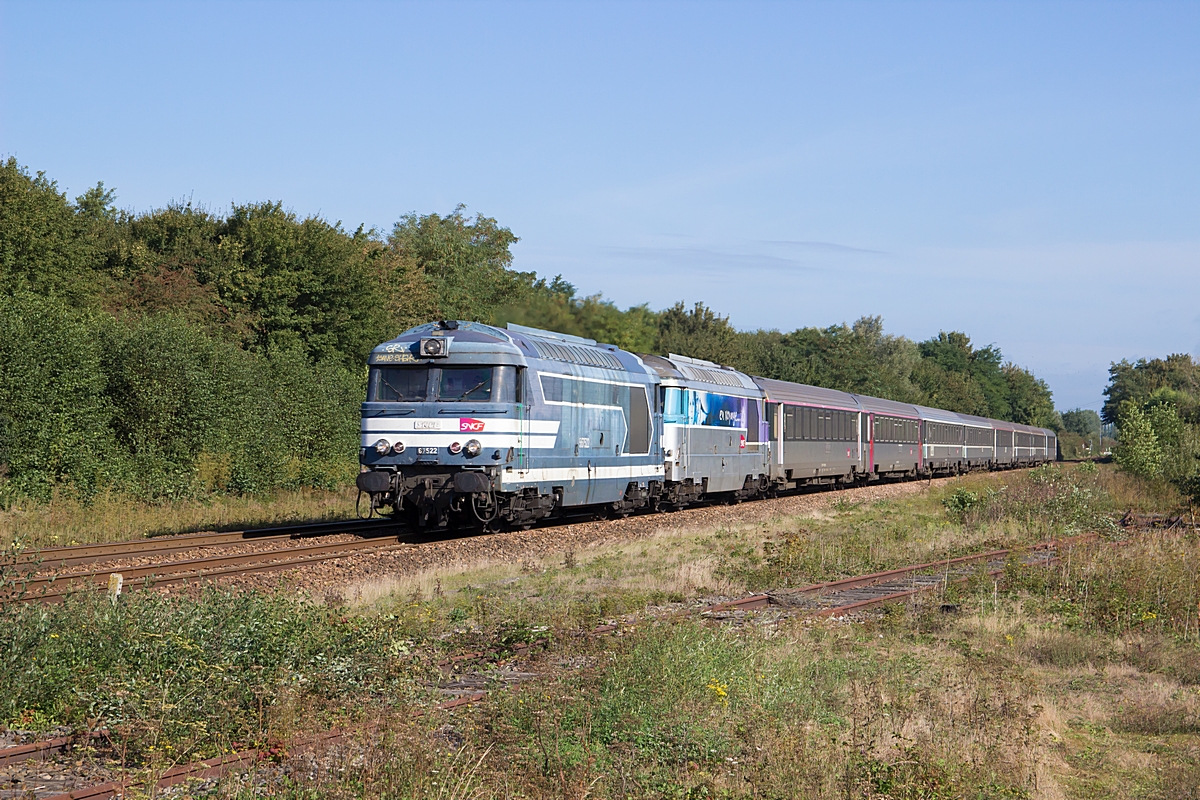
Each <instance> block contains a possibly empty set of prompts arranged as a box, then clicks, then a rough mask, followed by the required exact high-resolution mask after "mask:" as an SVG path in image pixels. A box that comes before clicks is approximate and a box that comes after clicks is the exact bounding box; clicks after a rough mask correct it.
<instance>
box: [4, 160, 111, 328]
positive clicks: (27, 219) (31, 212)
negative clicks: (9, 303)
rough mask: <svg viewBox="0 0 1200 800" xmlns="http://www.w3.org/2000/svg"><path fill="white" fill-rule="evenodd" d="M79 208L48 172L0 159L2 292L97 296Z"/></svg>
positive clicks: (77, 299) (79, 300) (84, 299)
mask: <svg viewBox="0 0 1200 800" xmlns="http://www.w3.org/2000/svg"><path fill="white" fill-rule="evenodd" d="M82 232H83V231H82V227H81V225H80V222H79V220H78V219H77V218H76V215H75V209H74V208H73V207H72V205H71V203H70V202H69V201H68V200H67V198H66V196H65V195H64V194H62V193H61V192H59V191H58V184H57V183H55V182H54V181H52V180H49V179H48V178H47V177H46V175H45V173H43V172H39V173H37V175H35V176H32V177H31V176H30V175H29V172H28V171H27V170H26V169H24V168H23V167H21V165H20V164H18V163H17V160H16V159H15V158H9V159H8V160H7V161H5V162H4V163H3V165H0V292H5V293H10V294H11V293H13V292H17V291H22V290H28V291H33V292H36V293H37V294H39V295H42V296H46V297H49V296H56V297H63V298H65V299H67V300H69V301H70V302H71V303H73V304H76V305H79V304H85V303H88V304H90V303H93V302H94V299H95V298H94V294H93V288H94V283H95V280H94V275H93V274H92V260H93V254H92V252H91V251H90V248H89V247H88V242H87V240H85V239H84V237H83V236H82V235H81V234H82Z"/></svg>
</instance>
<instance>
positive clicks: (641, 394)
mask: <svg viewBox="0 0 1200 800" xmlns="http://www.w3.org/2000/svg"><path fill="white" fill-rule="evenodd" d="M649 452H650V401H649V400H647V399H646V391H645V390H644V389H641V388H639V387H631V388H630V390H629V453H630V454H631V455H632V454H642V453H649Z"/></svg>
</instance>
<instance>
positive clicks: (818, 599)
mask: <svg viewBox="0 0 1200 800" xmlns="http://www.w3.org/2000/svg"><path fill="white" fill-rule="evenodd" d="M383 538H384V539H389V540H390V539H395V538H397V537H395V536H388V537H383ZM1097 540H1099V536H1098V535H1097V534H1094V533H1091V534H1084V535H1081V536H1075V537H1071V538H1067V539H1060V540H1053V541H1048V542H1043V543H1041V544H1037V545H1034V546H1032V547H1029V548H1024V549H998V550H989V551H984V552H980V553H975V554H971V555H966V556H959V557H955V558H946V559H940V560H937V561H928V562H924V563H920V564H912V565H909V566H906V567H901V568H899V569H893V570H885V571H882V572H875V573H871V574H865V575H858V576H853V577H848V578H843V579H839V580H835V581H826V582H823V583H816V584H811V585H808V586H801V587H795V588H785V589H777V590H772V591H768V592H762V593H759V594H755V595H750V596H748V597H745V598H741V599H739V600H732V601H726V602H722V603H717V604H713V605H708V606H703V607H699V608H693V609H689V610H687V611H683V612H674V613H671V614H668V615H667V616H679V617H683V616H697V615H698V616H700V617H701V618H704V619H708V620H712V621H714V622H718V623H720V622H739V621H746V620H749V619H752V618H754V615H753V612H755V611H759V610H763V609H766V608H768V607H776V609H777V610H778V611H780V612H781V613H782V616H783V617H796V616H805V617H826V618H828V617H846V616H851V615H853V614H856V613H858V612H862V611H866V610H868V609H871V608H875V607H879V606H882V605H885V604H888V603H899V602H907V601H909V600H912V599H913V598H914V597H916V596H917V595H919V594H923V593H930V592H938V591H941V590H945V589H946V588H947V587H949V586H950V585H951V584H954V583H965V582H967V581H969V580H970V579H971V578H972V577H973V576H990V577H994V578H998V577H1000V576H1001V575H1003V574H1004V573H1005V572H1006V571H1007V570H1008V569H1009V568H1010V567H1011V566H1013V565H1017V566H1019V567H1022V568H1037V567H1046V566H1051V565H1053V564H1055V563H1058V562H1060V561H1061V560H1063V558H1064V557H1065V555H1066V554H1067V553H1068V552H1069V550H1070V549H1071V548H1072V547H1076V546H1080V545H1086V544H1090V543H1094V542H1096V541H1097ZM385 546H386V545H385ZM661 616H662V615H657V616H654V615H652V616H648V617H646V618H645V619H644V620H640V621H627V622H624V623H614V624H608V625H601V626H599V627H597V628H595V629H593V630H591V631H590V632H588V633H587V634H586V635H588V636H591V637H598V636H604V635H607V634H611V633H615V632H618V631H621V630H624V629H629V628H631V627H636V625H638V624H640V623H642V622H649V621H651V620H653V619H655V618H659V617H661ZM532 649H533V648H532V647H531V646H529V645H521V644H518V645H516V646H514V647H510V648H508V649H507V650H506V651H505V652H504V653H502V652H500V651H490V652H489V651H471V652H463V653H460V654H458V655H456V656H451V657H448V658H446V659H444V660H442V661H441V662H439V663H438V667H439V668H440V671H441V672H442V675H443V677H442V680H441V681H440V682H438V683H437V685H436V689H437V690H438V691H439V692H441V693H442V694H443V696H445V695H449V696H450V698H451V699H448V700H446V701H445V702H442V703H440V704H437V705H436V706H433V707H431V709H430V710H453V709H455V708H459V707H462V706H467V705H472V704H475V703H478V702H480V701H483V700H485V699H486V698H487V696H488V691H487V689H486V687H488V686H490V685H491V684H492V681H490V680H488V679H486V678H484V677H481V675H482V673H480V672H479V667H480V665H481V664H483V665H486V664H493V665H495V664H500V663H504V662H505V661H506V660H507V659H511V658H513V657H520V656H525V655H528V654H529V652H530V651H531V650H532ZM537 677H538V675H537V673H535V672H527V671H520V672H516V673H513V674H512V675H510V676H508V678H507V679H505V680H502V681H501V684H502V685H506V686H507V685H513V684H515V683H520V682H524V681H526V680H530V679H536V678H537ZM425 713H428V712H427V711H426V710H424V709H417V710H415V711H414V712H413V714H414V715H415V716H420V715H422V714H425ZM356 733H362V731H347V730H333V731H327V732H325V733H321V734H318V735H316V736H312V737H308V738H305V739H302V740H299V741H296V742H292V743H291V745H290V746H289V751H290V752H292V753H297V752H301V751H304V750H307V749H317V748H320V747H325V746H330V745H334V744H336V743H337V742H339V741H343V740H346V739H347V738H348V737H351V736H353V735H355V734H356ZM82 741H84V739H83V738H82V737H74V738H72V737H62V738H59V739H53V740H48V741H46V742H40V743H33V744H29V745H21V746H19V747H15V748H8V749H7V750H0V765H2V764H6V763H13V762H15V761H18V760H23V759H29V758H33V759H37V760H42V759H48V758H50V757H53V756H54V755H57V754H59V753H63V752H65V751H66V750H68V749H69V748H70V747H72V746H73V745H77V744H78V743H79V742H82ZM263 757H264V756H263V755H262V754H261V753H259V752H258V751H256V750H253V749H250V750H246V751H244V752H239V753H234V754H231V755H224V756H218V757H215V758H211V759H208V760H205V761H198V762H194V763H191V764H181V765H178V766H175V767H172V768H170V769H168V770H166V771H164V772H162V773H160V774H158V775H157V776H152V777H149V778H143V777H138V778H128V779H123V780H118V781H112V782H108V783H103V784H97V785H93V786H88V787H83V788H80V789H75V790H72V791H69V792H66V793H63V794H57V795H53V796H51V797H49V798H48V799H47V800H102V798H112V797H120V796H124V795H125V794H126V793H128V792H129V790H131V789H140V790H143V791H145V790H151V791H153V790H154V789H162V788H167V787H169V786H172V785H176V784H179V783H183V782H186V781H189V780H199V779H211V778H216V777H220V776H222V775H225V774H227V773H230V772H232V771H236V770H241V769H246V768H248V767H250V766H251V765H253V764H254V763H256V762H257V761H259V760H261V759H262V758H263Z"/></svg>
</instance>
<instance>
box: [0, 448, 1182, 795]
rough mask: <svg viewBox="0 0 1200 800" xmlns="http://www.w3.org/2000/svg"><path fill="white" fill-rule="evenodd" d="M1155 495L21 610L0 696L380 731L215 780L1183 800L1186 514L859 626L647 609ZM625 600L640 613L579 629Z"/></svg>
mask: <svg viewBox="0 0 1200 800" xmlns="http://www.w3.org/2000/svg"><path fill="white" fill-rule="evenodd" d="M1159 491H1160V490H1157V489H1156V490H1152V491H1150V490H1147V489H1146V488H1145V485H1144V484H1142V483H1140V482H1137V481H1133V480H1130V479H1128V478H1127V477H1125V476H1121V475H1119V474H1116V473H1114V472H1112V471H1111V469H1110V468H1108V467H1101V468H1100V469H1099V470H1092V469H1090V468H1084V469H1080V468H1078V467H1065V468H1064V467H1050V468H1047V469H1044V470H1040V471H1036V472H1032V473H1011V474H1002V475H983V476H971V477H969V478H966V479H963V480H960V481H956V482H954V483H952V484H949V485H947V486H945V488H938V487H935V488H934V489H932V490H931V491H929V492H928V493H926V494H924V495H917V496H913V497H911V498H906V499H901V500H896V499H893V500H887V501H881V502H876V503H862V504H853V503H840V504H835V505H834V507H833V508H832V509H831V510H830V511H829V512H822V513H817V514H814V515H810V516H806V517H799V518H796V517H793V518H777V519H774V520H771V521H770V522H769V523H767V524H747V525H744V526H740V527H739V526H733V527H727V528H723V529H719V530H711V529H709V530H694V531H684V532H679V531H672V532H664V533H663V534H662V535H660V536H657V537H654V538H651V539H649V540H646V541H642V542H636V543H632V544H620V545H608V546H604V547H600V548H596V549H594V550H587V551H580V552H576V553H570V554H567V556H566V557H563V556H561V555H558V556H554V557H547V559H545V560H536V559H531V560H528V561H526V562H524V563H521V564H499V563H497V564H492V565H490V566H485V567H480V568H478V569H472V570H470V571H465V572H460V573H453V572H450V571H437V572H431V573H429V574H427V575H422V576H416V577H413V578H411V579H409V580H406V581H401V582H398V583H397V584H395V585H394V586H392V587H391V589H392V592H391V594H389V595H387V596H384V597H381V598H378V599H376V600H374V601H372V602H371V603H370V604H368V605H351V604H347V603H346V602H345V601H344V600H343V599H342V598H340V597H337V596H333V595H331V596H328V597H322V598H314V599H313V600H309V601H297V600H294V599H290V598H285V597H270V596H264V595H260V594H242V595H238V596H229V595H227V594H223V593H221V592H218V591H209V592H206V593H204V594H202V595H200V596H199V597H197V598H193V599H187V598H171V599H166V598H160V597H155V596H154V595H152V594H150V593H139V594H137V595H131V596H129V597H126V598H123V599H121V600H120V601H119V602H118V603H117V604H116V605H115V606H114V605H113V604H111V603H109V602H108V601H107V600H106V599H96V598H92V599H88V598H78V599H76V600H73V601H71V602H69V603H67V604H64V605H63V606H60V607H51V608H32V607H31V608H18V609H11V610H8V611H5V612H4V613H5V614H7V616H6V617H5V619H4V620H3V621H2V622H3V625H2V626H0V630H2V631H3V633H0V637H3V639H4V640H3V641H2V642H0V651H2V652H3V653H4V656H3V658H2V660H0V686H5V687H12V689H8V688H6V689H5V691H4V692H2V693H0V700H2V701H3V702H4V704H5V705H4V707H3V709H2V710H0V715H3V716H4V717H6V718H7V721H8V722H9V723H10V724H12V725H20V726H24V727H30V726H40V727H44V728H49V727H50V726H52V725H54V724H57V723H62V722H67V723H71V724H75V725H89V724H98V725H105V726H107V727H108V728H109V730H110V731H112V735H113V736H114V739H115V740H116V741H117V742H118V743H119V744H120V747H121V750H120V751H119V752H121V753H122V754H123V755H124V757H125V758H126V759H127V760H128V761H129V763H130V764H132V765H135V766H137V765H153V764H160V765H161V764H166V763H170V762H172V761H174V760H175V759H176V758H180V757H183V758H186V757H195V756H200V755H208V754H212V753H213V752H216V751H217V750H220V749H223V748H229V747H233V746H235V745H245V744H247V743H256V744H267V745H270V744H278V743H281V742H286V741H290V740H293V739H294V738H296V737H300V736H303V735H304V734H306V733H311V732H314V731H318V730H323V729H327V728H329V727H333V726H336V725H339V724H351V725H364V724H366V723H372V724H375V725H377V726H378V727H377V728H372V733H371V734H370V735H364V736H363V737H361V738H359V739H354V740H352V741H351V742H350V743H347V744H344V745H341V748H342V749H341V750H340V751H339V752H338V753H337V754H336V756H335V757H333V758H332V760H330V761H328V762H322V761H321V759H320V757H317V758H316V759H315V760H314V761H304V760H302V759H301V758H300V756H291V757H288V756H280V758H282V760H283V764H284V766H286V767H288V770H289V771H287V772H283V771H281V770H280V769H279V768H278V767H275V766H271V765H264V766H263V767H262V768H261V769H259V770H258V771H257V772H255V773H252V774H251V775H249V776H244V777H240V778H230V779H228V780H226V781H224V782H222V783H221V784H220V785H219V786H218V787H216V788H213V789H211V791H209V794H210V795H212V796H246V797H249V796H252V795H256V794H261V793H262V791H264V789H266V788H269V790H270V791H271V792H273V793H275V794H279V795H282V796H292V797H297V798H299V797H316V796H322V797H325V796H331V797H355V796H397V797H418V796H420V797H426V796H431V797H436V796H442V797H583V796H590V797H629V796H632V797H794V796H797V795H807V796H814V797H825V796H827V797H835V796H836V797H845V796H867V795H880V796H890V797H913V798H916V797H921V798H936V797H946V798H949V797H964V796H965V797H1063V796H1066V797H1112V796H1115V797H1186V796H1189V795H1188V792H1189V791H1193V790H1194V787H1195V786H1196V785H1197V782H1198V779H1200V761H1198V759H1197V756H1196V755H1195V753H1196V752H1197V747H1200V694H1198V693H1197V689H1196V686H1197V685H1200V649H1198V646H1197V639H1198V636H1200V634H1198V632H1197V616H1196V615H1197V609H1198V608H1200V607H1198V605H1197V604H1198V603H1200V583H1198V581H1197V578H1196V572H1197V570H1196V567H1195V565H1196V564H1200V543H1198V542H1197V541H1196V539H1195V536H1194V535H1193V534H1192V533H1189V532H1181V531H1180V530H1178V529H1177V530H1175V531H1170V532H1162V531H1158V532H1154V533H1143V534H1139V535H1137V536H1134V537H1131V538H1130V540H1129V542H1128V543H1127V544H1125V545H1123V546H1120V547H1113V546H1109V545H1107V544H1103V545H1098V546H1096V547H1093V548H1085V549H1077V550H1075V551H1074V552H1073V553H1072V556H1071V559H1070V561H1069V562H1065V563H1063V564H1061V565H1059V566H1058V567H1057V568H1055V569H1050V570H1022V569H1018V568H1015V567H1014V568H1013V569H1012V570H1011V574H1010V575H1009V576H1008V580H1007V582H1005V583H1002V584H999V585H997V584H995V583H993V581H992V580H990V579H987V580H984V579H978V580H974V581H972V582H970V583H968V584H966V585H964V586H959V587H952V588H951V589H949V590H948V591H947V592H946V594H944V595H942V596H938V597H933V596H928V597H925V598H923V599H922V600H921V601H920V602H918V604H917V605H915V606H912V607H909V608H902V607H896V608H892V609H889V610H887V611H885V612H883V613H881V614H876V615H870V616H868V617H867V618H866V621H865V622H863V623H861V624H858V623H848V622H838V621H830V622H821V623H817V624H813V623H809V622H805V621H803V620H801V619H798V618H782V619H779V618H769V619H770V620H771V622H772V624H769V625H756V624H752V623H750V624H744V625H740V626H733V625H718V624H715V623H712V622H705V621H703V620H701V619H700V618H698V617H697V616H695V615H691V616H688V615H684V616H679V615H672V616H670V617H666V616H662V617H660V618H659V621H658V622H653V621H646V619H647V613H646V612H647V607H651V609H652V610H653V609H657V611H659V612H675V611H681V610H686V609H689V608H691V609H694V608H697V607H698V603H699V601H702V600H704V599H712V598H714V597H717V596H737V595H740V594H744V593H746V592H749V591H756V590H762V589H767V588H774V587H775V586H782V585H785V584H788V583H791V584H793V585H795V584H800V583H809V582H813V581H817V580H823V579H829V578H834V577H842V576H845V575H850V574H855V573H862V572H869V571H873V570H877V569H887V568H892V567H898V566H902V565H904V564H908V563H913V562H917V561H927V560H931V559H936V558H939V557H945V556H946V555H959V554H963V553H967V552H976V551H978V550H980V549H986V548H990V547H992V546H1002V545H1011V546H1019V545H1022V544H1031V543H1033V542H1035V541H1037V540H1040V539H1044V538H1047V537H1049V536H1057V535H1063V534H1069V533H1072V532H1076V531H1079V530H1085V529H1089V528H1093V529H1094V528H1096V527H1103V526H1104V525H1105V524H1107V523H1108V521H1110V520H1112V519H1113V518H1115V517H1116V516H1119V514H1120V512H1123V511H1124V510H1125V509H1126V508H1128V507H1129V506H1130V505H1135V504H1140V505H1139V508H1140V510H1143V511H1152V510H1155V505H1154V503H1155V502H1157V500H1156V499H1155V498H1159V497H1162V496H1164V495H1161V494H1159V493H1158V492H1159ZM1163 491H1165V490H1163ZM972 498H973V499H972ZM1042 509H1052V510H1053V511H1054V514H1055V516H1054V518H1053V520H1052V521H1051V522H1050V523H1049V524H1046V525H1042V524H1040V523H1037V522H1036V519H1037V518H1038V514H1037V512H1038V511H1040V510H1042ZM1161 510H1164V511H1165V510H1168V509H1167V508H1162V509H1161ZM1117 535H1118V536H1119V535H1121V534H1119V533H1118V534H1117ZM625 614H636V615H638V616H639V617H640V618H641V619H642V620H643V622H642V623H641V624H639V625H637V626H636V627H634V628H632V629H627V630H625V631H624V632H623V633H622V634H621V635H618V636H604V637H588V636H582V635H580V634H582V633H584V632H586V631H588V630H591V629H592V628H594V627H595V625H596V624H598V623H602V622H607V621H611V620H612V619H614V618H618V617H620V616H622V615H625ZM529 643H531V644H534V645H536V646H535V647H534V648H533V649H532V650H529V651H521V655H520V656H519V660H520V662H521V665H522V666H521V669H523V670H525V671H528V672H535V673H537V674H538V677H537V678H534V679H532V680H528V681H525V682H521V683H519V684H517V685H515V686H512V687H510V688H508V689H507V690H501V686H502V683H501V681H500V680H499V678H498V677H497V675H498V673H491V674H492V675H493V677H494V686H495V688H496V689H497V691H495V692H493V693H492V694H491V695H490V697H489V698H488V699H487V700H486V701H485V702H484V703H482V704H479V705H478V706H474V707H472V708H470V709H463V710H459V711H456V712H454V713H452V714H451V713H432V714H428V715H426V716H424V717H420V718H414V717H413V716H412V712H413V710H414V709H416V708H423V707H424V708H427V707H429V706H431V705H432V704H433V703H434V702H436V700H435V699H434V698H435V694H434V692H433V690H432V688H431V687H430V685H429V684H430V683H432V682H435V681H436V680H437V678H438V676H439V674H440V673H439V671H438V670H437V669H436V664H437V663H438V662H439V661H440V660H443V659H444V658H446V657H447V656H448V655H452V654H455V653H462V652H465V651H469V650H473V651H487V650H494V651H497V652H498V653H499V654H500V658H501V659H505V658H508V659H512V658H514V657H515V654H516V652H517V651H516V648H517V647H518V645H521V644H529ZM481 671H483V672H484V673H487V670H485V669H481ZM439 699H444V696H442V697H441V698H439ZM347 751H348V752H347ZM276 752H277V753H278V752H280V751H279V750H278V749H276ZM347 759H355V761H354V762H353V763H355V764H356V765H358V766H357V768H356V769H353V770H341V769H339V767H340V765H341V764H343V763H346V760H347Z"/></svg>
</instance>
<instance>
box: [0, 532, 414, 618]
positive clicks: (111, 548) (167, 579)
mask: <svg viewBox="0 0 1200 800" xmlns="http://www.w3.org/2000/svg"><path fill="white" fill-rule="evenodd" d="M396 527H397V526H396V524H395V523H393V522H391V521H390V520H379V519H375V520H351V521H348V522H336V523H321V524H315V525H295V526H288V527H283V528H262V529H253V530H245V531H232V532H224V533H201V534H185V535H182V536H172V537H163V538H162V539H144V540H137V541H132V542H111V543H106V544H96V545H77V546H73V547H56V548H47V549H46V550H42V551H39V552H35V553H32V554H31V557H28V558H25V559H22V560H20V561H17V562H15V563H13V564H11V565H10V568H11V570H12V575H11V577H10V578H9V579H8V580H7V581H6V582H5V583H6V584H7V585H6V586H5V587H4V589H3V590H2V592H0V602H59V601H61V600H62V599H63V598H64V597H66V596H67V595H68V594H70V593H72V592H78V591H83V590H88V589H98V588H105V587H108V586H109V582H110V580H111V576H113V575H120V576H121V584H122V587H123V588H124V589H136V588H140V587H144V586H150V585H154V586H164V585H170V584H175V583H182V582H189V581H202V580H211V579H213V578H217V577H221V576H228V575H241V574H247V573H252V572H267V571H277V570H285V569H292V568H295V567H299V566H304V565H306V564H312V563H315V562H319V561H327V560H331V559H336V558H342V557H343V556H346V555H352V554H354V553H357V552H361V551H377V552H382V551H387V550H389V549H398V548H402V547H410V546H412V545H411V544H410V543H408V542H404V541H402V539H401V534H398V533H392V534H389V533H388V531H394V530H395V529H396ZM334 534H354V535H356V536H359V537H361V538H359V539H355V540H352V541H348V542H347V541H340V542H328V543H317V544H304V545H298V546H289V547H275V548H270V549H254V550H250V551H247V552H237V553H216V554H213V555H201V556H197V557H191V558H185V559H182V560H168V561H153V562H152V563H135V564H125V565H120V566H109V567H106V568H102V569H91V570H87V571H62V570H69V569H70V568H72V567H78V566H82V565H89V564H103V563H109V564H116V562H121V561H126V560H129V559H147V558H152V559H157V558H158V557H160V556H164V555H166V556H170V555H176V554H179V553H190V552H194V551H197V550H199V551H203V550H206V549H210V548H214V549H220V548H228V547H231V546H238V545H244V544H259V543H266V542H279V541H281V540H296V539H303V538H308V537H317V536H328V535H334Z"/></svg>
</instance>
